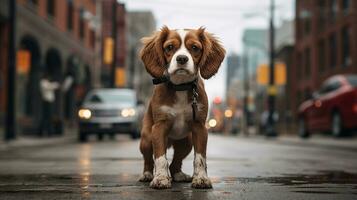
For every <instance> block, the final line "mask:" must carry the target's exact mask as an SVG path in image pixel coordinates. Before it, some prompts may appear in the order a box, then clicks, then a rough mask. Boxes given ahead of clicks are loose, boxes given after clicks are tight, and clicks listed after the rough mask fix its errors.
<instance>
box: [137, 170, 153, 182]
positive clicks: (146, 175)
mask: <svg viewBox="0 0 357 200" xmlns="http://www.w3.org/2000/svg"><path fill="white" fill-rule="evenodd" d="M153 178H154V175H152V173H151V172H149V171H146V172H144V173H143V175H142V176H141V177H140V179H139V181H140V182H150V181H152V179H153Z"/></svg>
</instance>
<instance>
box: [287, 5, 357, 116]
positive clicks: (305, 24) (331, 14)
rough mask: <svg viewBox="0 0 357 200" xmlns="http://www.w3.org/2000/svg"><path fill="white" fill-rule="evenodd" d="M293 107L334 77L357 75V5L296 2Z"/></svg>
mask: <svg viewBox="0 0 357 200" xmlns="http://www.w3.org/2000/svg"><path fill="white" fill-rule="evenodd" d="M295 38H296V45H295V49H294V58H293V59H294V64H293V67H292V69H291V73H290V74H292V76H291V77H289V78H290V79H291V90H290V91H291V93H290V96H291V97H292V98H291V104H292V105H291V107H292V108H294V111H295V113H296V110H297V108H298V106H299V104H300V103H301V102H302V101H304V100H305V99H307V98H308V97H309V96H311V94H312V92H313V91H315V90H317V89H318V88H319V87H320V85H321V83H322V82H323V81H324V80H326V78H328V77H330V76H332V75H334V74H346V73H357V1H355V0H313V1H311V0H296V22H295Z"/></svg>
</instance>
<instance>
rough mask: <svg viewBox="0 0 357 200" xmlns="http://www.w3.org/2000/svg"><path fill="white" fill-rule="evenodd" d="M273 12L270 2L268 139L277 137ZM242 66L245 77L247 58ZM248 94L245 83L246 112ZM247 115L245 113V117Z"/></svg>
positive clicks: (258, 45) (252, 14) (247, 87)
mask: <svg viewBox="0 0 357 200" xmlns="http://www.w3.org/2000/svg"><path fill="white" fill-rule="evenodd" d="M274 12H275V0H270V19H269V60H270V62H269V85H268V89H267V93H268V111H269V115H268V125H267V130H266V135H267V136H269V137H274V136H277V135H278V134H277V131H276V129H275V121H274V112H275V96H276V93H277V89H276V86H275V79H274V78H275V77H274V71H275V69H274V68H275V46H274V45H275V27H274V17H275V16H274ZM256 15H257V14H255V13H248V14H246V15H245V17H246V18H251V17H252V16H256ZM243 42H244V43H251V44H252V45H253V46H256V47H258V48H261V49H264V50H265V52H267V53H268V50H267V49H266V48H265V47H264V46H263V45H261V44H259V43H257V42H255V41H247V40H246V39H245V38H243ZM244 59H245V60H244V62H245V63H244V64H245V69H244V71H245V72H244V74H245V76H246V75H247V72H248V70H247V69H246V67H247V66H246V65H247V63H248V61H247V58H244ZM248 92H249V84H247V83H245V95H246V96H245V99H244V109H245V110H246V109H247V108H246V106H247V103H248V102H247V100H248V99H247V98H248V97H247V94H248ZM247 114H248V113H246V116H247Z"/></svg>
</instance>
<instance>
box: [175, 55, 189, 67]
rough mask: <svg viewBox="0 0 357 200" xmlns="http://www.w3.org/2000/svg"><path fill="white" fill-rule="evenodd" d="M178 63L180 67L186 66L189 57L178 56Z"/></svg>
mask: <svg viewBox="0 0 357 200" xmlns="http://www.w3.org/2000/svg"><path fill="white" fill-rule="evenodd" d="M176 61H177V63H179V64H180V65H184V64H186V63H187V61H188V57H187V56H185V55H178V56H177V57H176Z"/></svg>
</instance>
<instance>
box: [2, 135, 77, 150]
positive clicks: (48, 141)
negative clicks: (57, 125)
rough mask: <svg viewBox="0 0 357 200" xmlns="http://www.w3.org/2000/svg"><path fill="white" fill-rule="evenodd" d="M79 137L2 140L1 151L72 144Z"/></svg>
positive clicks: (28, 137)
mask: <svg viewBox="0 0 357 200" xmlns="http://www.w3.org/2000/svg"><path fill="white" fill-rule="evenodd" d="M76 137H77V135H76V134H74V133H66V134H63V135H61V136H56V137H43V138H40V137H35V136H33V137H31V136H21V135H20V136H18V137H17V138H16V139H15V140H12V141H8V142H6V141H4V140H3V139H1V140H0V151H5V150H9V149H13V148H19V147H35V146H47V145H54V144H62V143H70V142H75V141H76Z"/></svg>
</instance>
